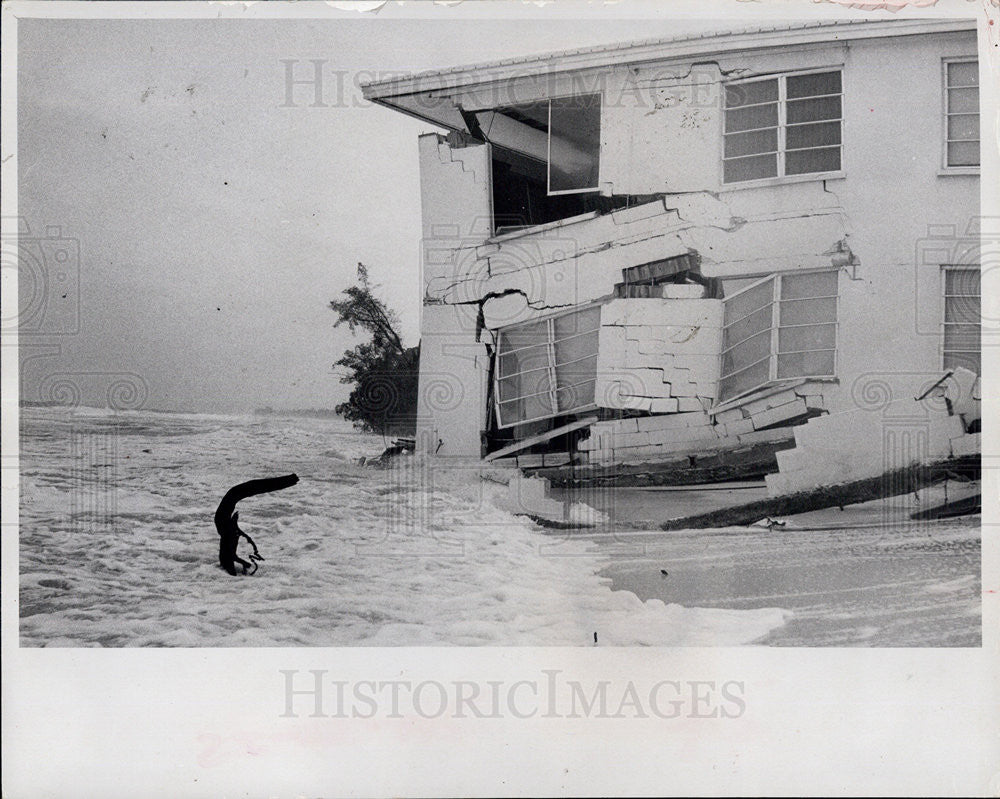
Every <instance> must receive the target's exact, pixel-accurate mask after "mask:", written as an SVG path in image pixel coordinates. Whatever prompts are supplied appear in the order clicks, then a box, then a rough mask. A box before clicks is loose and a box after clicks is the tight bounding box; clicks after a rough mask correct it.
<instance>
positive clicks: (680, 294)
mask: <svg viewBox="0 0 1000 799" xmlns="http://www.w3.org/2000/svg"><path fill="white" fill-rule="evenodd" d="M661 288H662V289H663V297H664V299H668V300H700V299H701V298H702V297H704V296H705V286H702V285H701V284H699V283H679V284H678V283H667V284H666V285H664V286H662V287H661Z"/></svg>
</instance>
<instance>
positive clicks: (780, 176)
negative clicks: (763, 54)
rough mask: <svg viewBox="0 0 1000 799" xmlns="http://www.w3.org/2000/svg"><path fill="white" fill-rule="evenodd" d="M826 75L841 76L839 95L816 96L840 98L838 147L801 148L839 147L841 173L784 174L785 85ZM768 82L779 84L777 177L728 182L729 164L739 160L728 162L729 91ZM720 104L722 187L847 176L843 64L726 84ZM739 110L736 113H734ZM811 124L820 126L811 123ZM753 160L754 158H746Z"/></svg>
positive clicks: (720, 179)
mask: <svg viewBox="0 0 1000 799" xmlns="http://www.w3.org/2000/svg"><path fill="white" fill-rule="evenodd" d="M824 72H839V73H840V92H839V93H838V94H836V95H834V94H825V95H816V96H817V97H840V117H839V119H838V120H837V121H838V122H840V144H838V145H822V146H820V147H811V148H802V149H803V150H806V149H817V150H820V149H829V148H831V147H834V146H836V147H838V148H839V149H840V167H839V168H838V169H832V170H826V171H823V172H799V173H796V174H793V175H788V174H785V155H786V153H787V147H786V129H787V118H788V107H787V103H788V96H787V95H788V91H787V88H786V81H787V79H788V78H792V77H798V76H800V75H818V74H822V73H824ZM766 80H777V81H778V99H777V101H776V102H777V104H778V121H777V124H776V125H775V128H776V130H777V137H778V144H777V147H778V149H777V150H776V151H774V152H775V153H776V156H777V174H775V175H771V176H768V177H763V178H752V179H750V180H735V181H727V180H726V161H727V160H729V161H732V160H736V159H734V158H728V159H727V158H726V111H727V110H730V109H727V108H726V89H727V88H728V87H730V86H740V85H744V84H747V83H757V82H760V81H766ZM795 99H806V98H795ZM719 102H720V103H721V105H722V113H721V122H720V125H721V136H720V156H721V157H720V160H719V185H720V186H724V187H727V188H729V187H732V188H737V187H740V186H748V187H753V186H767V185H771V184H775V183H793V182H801V181H809V180H829V179H830V178H839V177H843V176H844V139H845V137H846V132H847V121H846V118H845V115H844V65H843V64H833V65H828V66H823V67H814V68H810V69H801V70H792V71H788V72H773V73H769V74H767V75H755V76H753V77H752V78H743V79H740V80H732V81H727V82H725V83H723V84H722V91H721V92H720V98H719ZM732 110H736V109H732ZM832 121H834V120H821V122H832ZM812 124H820V123H819V122H817V123H812ZM769 129H770V128H769V127H768V128H758V129H756V130H769ZM738 132H739V133H747V132H748V131H738ZM769 154H770V153H756V154H755V155H769ZM744 157H752V156H744Z"/></svg>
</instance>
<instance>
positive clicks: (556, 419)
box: [364, 20, 980, 493]
mask: <svg viewBox="0 0 1000 799" xmlns="http://www.w3.org/2000/svg"><path fill="white" fill-rule="evenodd" d="M976 43H977V35H976V30H975V25H974V23H973V22H972V21H969V20H959V21H950V20H893V21H874V22H873V21H851V22H823V23H808V24H797V25H784V26H780V27H774V28H765V29H760V28H758V29H754V30H752V31H737V32H725V33H718V34H712V35H698V36H682V37H676V38H669V39H658V40H651V41H643V42H638V43H631V44H624V45H614V46H607V47H595V48H588V49H581V50H574V51H570V52H565V53H558V54H553V55H545V56H539V57H529V58H520V59H511V60H508V61H501V62H496V63H489V64H481V65H476V66H471V67H463V68H455V69H445V70H441V71H437V72H431V73H422V74H418V75H414V76H410V77H404V78H396V79H391V80H384V81H379V82H374V83H371V84H368V85H366V86H364V94H365V97H366V98H368V99H370V100H372V101H374V102H375V103H378V104H380V105H383V106H387V107H389V108H392V109H395V110H398V111H401V112H403V113H406V114H409V115H413V116H416V117H418V118H420V119H422V120H425V121H427V122H430V123H433V124H434V125H436V126H438V127H439V128H440V129H442V130H444V131H447V132H434V133H428V134H426V135H424V136H421V137H420V139H419V157H420V182H421V193H422V197H421V202H422V214H423V264H422V288H423V307H422V317H421V357H420V406H419V410H418V420H417V439H418V443H417V447H418V450H421V451H423V452H425V453H427V454H433V455H436V456H438V457H463V458H468V457H473V458H485V459H487V460H491V461H498V462H502V463H510V464H512V465H516V466H518V467H519V468H521V469H526V470H532V471H535V472H536V473H541V474H544V475H546V476H548V477H550V478H551V479H553V480H564V481H573V482H579V481H584V482H585V481H587V480H609V479H610V480H627V479H628V477H629V476H630V475H633V476H634V475H637V474H642V475H644V479H645V480H646V481H647V482H648V481H651V482H664V483H669V482H695V481H703V480H708V479H723V478H726V477H735V476H746V475H754V474H756V475H761V474H769V475H770V476H769V477H768V482H769V487H771V489H772V493H780V492H785V491H792V490H796V489H799V488H801V487H803V486H807V485H809V484H815V483H822V482H836V481H843V480H847V479H851V478H853V477H856V476H857V475H859V474H862V473H864V474H870V473H873V472H875V471H878V469H879V468H881V467H883V466H886V465H891V464H887V461H886V457H887V455H886V446H887V444H886V439H885V438H884V433H885V430H886V429H887V424H889V423H888V422H887V420H890V421H891V420H892V419H904V420H908V421H906V424H907V425H909V427H907V428H906V430H907V431H909V432H906V431H904V430H903V427H900V426H899V425H897V426H896V428H893V429H895V430H896V438H895V439H893V440H894V441H896V442H897V443H898V442H899V441H903V439H905V440H906V442H908V443H906V444H905V446H904V449H906V448H907V447H908V448H909V449H907V453H909V454H905V453H904V455H902V456H897V455H892V456H891V457H893V458H896V457H903V459H904V460H905V459H908V458H910V457H911V455H913V453H914V452H915V453H916V454H915V455H913V457H914V458H915V459H917V460H921V459H922V460H934V459H940V458H945V457H951V456H952V455H953V454H954V452H956V451H966V452H972V451H974V450H976V449H977V447H978V436H977V433H976V431H977V430H978V427H977V425H978V421H977V420H978V379H977V375H978V374H979V372H980V354H979V353H980V327H979V313H980V312H979V285H980V282H979V260H980V259H979V246H980V231H979V227H978V220H979V129H980V126H979V90H978V85H979V68H978V63H977V48H976ZM946 375H947V376H948V377H947V378H946V379H945V381H944V382H941V380H942V378H943V377H945V376H946ZM935 386H936V394H935V391H933V390H932V391H929V389H932V388H934V387H935ZM942 393H947V394H948V399H947V400H945V399H944V398H942V397H940V396H939V395H940V394H942ZM935 397H937V399H938V400H940V401H938V402H936V403H935V402H933V401H931V400H933V399H935ZM915 398H922V399H920V400H918V399H915ZM824 425H825V427H824ZM889 427H892V425H891V424H889ZM900 431H903V432H900ZM900 435H902V436H903V438H900ZM873 436H874V437H876V439H877V440H873ZM956 442H957V443H956ZM892 446H895V445H892ZM809 447H812V448H813V449H812V450H809ZM911 450H912V451H911Z"/></svg>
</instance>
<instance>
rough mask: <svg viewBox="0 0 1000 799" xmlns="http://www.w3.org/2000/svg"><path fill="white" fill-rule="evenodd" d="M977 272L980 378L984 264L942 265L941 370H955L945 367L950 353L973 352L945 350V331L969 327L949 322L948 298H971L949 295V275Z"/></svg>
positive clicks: (940, 294)
mask: <svg viewBox="0 0 1000 799" xmlns="http://www.w3.org/2000/svg"><path fill="white" fill-rule="evenodd" d="M972 270H976V271H977V272H979V279H980V284H979V349H978V350H975V351H974V352H975V353H976V354H977V355H978V356H979V376H980V377H982V372H983V286H982V277H983V267H982V264H942V265H941V291H940V292H939V296H940V297H941V353H940V354H941V357H940V363H941V368H942V369H944V370H948V369H954V368H955V367H954V366H947V365H945V360H946V359H947V356H948V354H949V353H969V352H973V350H954V349H953V350H948V349H945V335H944V334H945V329H946V328H947V326H948V325H965V326H968V325H969V324H970V323H969V322H949V321H948V298H949V297H971V296H972V295H971V294H948V273H949V272H960V271H972Z"/></svg>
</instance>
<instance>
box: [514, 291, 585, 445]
mask: <svg viewBox="0 0 1000 799" xmlns="http://www.w3.org/2000/svg"><path fill="white" fill-rule="evenodd" d="M600 327H601V308H600V306H599V305H595V306H592V307H589V308H585V309H583V310H580V311H573V312H572V313H568V314H563V315H561V316H556V317H550V318H548V319H542V320H540V321H537V322H529V323H527V324H521V325H512V326H511V327H507V328H504V329H503V330H501V331H500V332H499V337H498V340H497V354H496V386H495V393H496V407H497V420H498V422H499V424H500V427H511V426H513V425H516V424H522V423H524V422H532V421H536V420H538V419H546V418H550V417H553V416H561V415H563V414H567V413H574V412H577V411H581V410H585V409H589V408H593V407H594V383H595V381H596V380H597V339H598V332H599V330H600Z"/></svg>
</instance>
